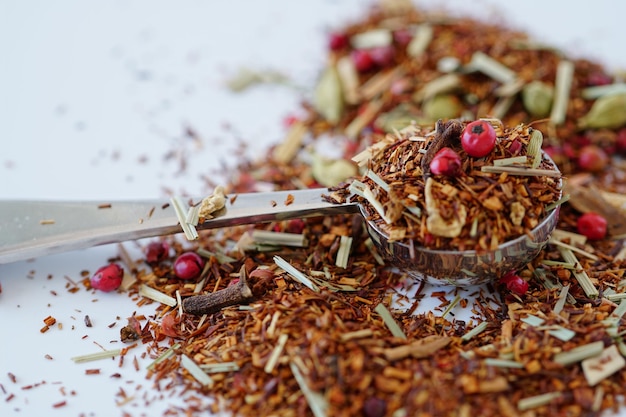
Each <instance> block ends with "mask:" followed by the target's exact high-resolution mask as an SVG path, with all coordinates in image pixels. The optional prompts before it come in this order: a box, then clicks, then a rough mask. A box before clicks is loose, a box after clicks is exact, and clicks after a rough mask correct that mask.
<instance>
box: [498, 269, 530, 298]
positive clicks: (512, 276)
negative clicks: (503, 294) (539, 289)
mask: <svg viewBox="0 0 626 417" xmlns="http://www.w3.org/2000/svg"><path fill="white" fill-rule="evenodd" d="M500 283H501V284H504V285H506V288H507V289H508V290H509V291H511V292H512V293H514V294H517V295H524V294H526V291H528V282H527V281H525V280H524V279H523V278H522V277H520V276H519V275H517V273H516V272H515V271H511V272H509V273H507V274H506V275H504V276H503V277H502V278H500Z"/></svg>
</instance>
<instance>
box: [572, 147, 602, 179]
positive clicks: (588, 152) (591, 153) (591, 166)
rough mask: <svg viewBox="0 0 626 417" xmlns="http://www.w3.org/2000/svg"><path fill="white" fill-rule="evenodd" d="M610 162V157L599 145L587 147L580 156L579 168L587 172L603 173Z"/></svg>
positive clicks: (581, 151)
mask: <svg viewBox="0 0 626 417" xmlns="http://www.w3.org/2000/svg"><path fill="white" fill-rule="evenodd" d="M608 162H609V156H608V155H607V154H606V152H604V150H603V149H602V148H600V147H599V146H597V145H587V146H585V147H583V148H582V149H581V150H580V153H579V154H578V166H579V167H580V168H581V169H583V170H585V171H587V172H601V171H603V170H604V168H605V167H606V165H607V164H608Z"/></svg>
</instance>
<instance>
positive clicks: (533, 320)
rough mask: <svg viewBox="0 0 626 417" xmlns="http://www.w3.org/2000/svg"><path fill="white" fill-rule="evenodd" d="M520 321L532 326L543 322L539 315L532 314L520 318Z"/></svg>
mask: <svg viewBox="0 0 626 417" xmlns="http://www.w3.org/2000/svg"><path fill="white" fill-rule="evenodd" d="M520 321H522V322H524V323H526V324H528V325H529V326H533V327H537V326H541V325H542V324H543V323H544V322H545V320H544V319H542V318H541V317H537V316H533V315H532V314H529V315H527V316H526V317H523V318H522V319H520Z"/></svg>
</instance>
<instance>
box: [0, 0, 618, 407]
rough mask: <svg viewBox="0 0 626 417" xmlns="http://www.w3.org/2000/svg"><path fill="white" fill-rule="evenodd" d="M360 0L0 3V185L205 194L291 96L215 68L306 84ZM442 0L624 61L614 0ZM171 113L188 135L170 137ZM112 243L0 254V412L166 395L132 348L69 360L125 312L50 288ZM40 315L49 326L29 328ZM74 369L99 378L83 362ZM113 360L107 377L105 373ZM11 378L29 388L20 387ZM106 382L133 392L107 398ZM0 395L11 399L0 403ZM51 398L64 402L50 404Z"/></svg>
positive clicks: (268, 131) (39, 194) (59, 191)
mask: <svg viewBox="0 0 626 417" xmlns="http://www.w3.org/2000/svg"><path fill="white" fill-rule="evenodd" d="M360 3H362V2H360V1H357V0H352V1H341V2H339V1H322V2H320V1H304V2H294V1H288V0H280V1H272V2H254V1H231V2H224V1H223V2H200V1H183V2H170V1H121V0H120V1H108V2H104V1H100V2H82V1H55V2H49V1H19V2H18V1H9V0H0V141H1V142H0V143H1V147H0V179H1V180H2V182H1V185H0V198H17V197H24V198H77V199H78V198H99V199H113V198H132V197H160V196H163V195H164V193H163V187H167V188H170V189H173V190H175V191H176V192H177V193H181V192H183V191H187V192H189V193H193V194H198V193H202V192H205V191H206V190H207V186H206V184H205V183H204V182H203V180H202V179H201V176H212V175H215V173H216V172H219V171H220V163H221V160H222V159H223V158H225V157H227V155H229V154H230V153H231V152H232V151H233V150H234V149H236V148H237V147H238V146H239V143H241V142H244V143H245V146H246V147H247V152H248V154H249V155H255V154H259V153H260V152H263V150H264V149H265V148H266V147H267V146H268V145H269V144H270V143H275V142H277V141H278V140H280V139H281V137H282V135H283V133H284V132H283V128H282V126H281V121H282V118H283V117H284V116H286V115H288V114H290V113H293V112H295V111H297V109H298V102H299V99H300V97H299V95H298V94H297V93H295V92H294V91H293V90H290V89H288V88H286V87H276V86H273V87H260V88H255V89H253V90H250V91H248V92H246V93H244V94H241V95H232V94H230V93H228V92H227V91H226V89H225V88H223V82H224V80H225V79H226V78H227V77H230V76H232V75H233V74H234V73H235V72H236V71H237V70H239V69H240V68H242V67H254V68H258V69H278V70H281V71H283V72H284V73H285V74H286V75H288V76H289V77H291V78H292V79H293V80H294V81H295V82H296V83H297V84H299V85H302V86H303V87H305V88H307V89H309V90H310V88H311V85H312V84H313V82H314V80H315V77H316V76H317V73H318V70H319V69H320V67H321V65H322V63H323V60H324V56H325V52H324V50H325V39H326V38H325V36H324V34H325V33H326V31H327V30H328V29H329V28H332V27H338V26H341V25H342V24H343V23H344V22H346V21H348V20H354V19H356V18H357V17H358V16H360V15H361V14H362V13H363V12H364V8H363V6H359V4H360ZM434 3H437V2H435V1H434V0H433V1H423V2H421V4H434ZM444 4H446V5H448V8H449V9H450V10H452V9H454V10H462V12H469V13H473V14H477V15H481V16H486V17H488V18H493V17H494V16H504V17H505V18H506V19H507V20H508V21H509V22H511V23H512V25H514V26H515V27H517V28H519V29H524V30H529V31H531V33H534V34H536V37H537V38H539V39H540V40H543V41H545V42H548V43H551V44H554V45H558V46H561V47H564V48H566V49H568V50H569V51H570V52H573V53H575V54H576V55H578V56H588V57H591V58H594V59H601V60H602V61H603V62H605V63H606V64H607V65H609V66H611V67H613V68H621V69H625V68H626V54H624V53H623V40H624V39H626V25H624V24H623V21H622V19H623V16H624V15H626V3H623V2H619V1H618V0H613V1H610V0H596V1H594V2H591V3H590V2H587V1H572V2H567V3H564V2H546V1H529V0H527V1H524V2H521V1H500V2H499V1H495V0H480V1H476V2H464V1H460V0H459V1H454V2H452V1H448V2H445V3H444ZM226 125H230V126H231V128H230V129H228V128H226V127H225V126H226ZM186 126H189V127H191V128H193V129H194V130H195V131H196V132H197V133H198V135H199V136H200V137H201V138H202V140H203V142H202V143H203V147H201V148H198V147H197V146H196V144H195V143H194V142H193V141H191V140H190V139H189V138H188V137H186V136H185V134H184V131H185V127H186ZM173 150H176V151H180V152H184V153H185V154H186V155H187V160H188V162H189V166H188V167H187V170H186V171H184V172H182V173H181V172H179V166H178V164H177V163H176V162H175V161H174V160H164V156H165V155H166V154H167V153H168V152H169V151H173ZM140 160H145V162H143V163H140V162H139V161H140ZM1 238H2V237H1V236H0V239H1ZM129 246H131V247H132V245H129ZM115 254H116V249H115V247H101V248H95V249H92V250H87V251H81V252H75V253H69V254H63V255H57V256H52V257H47V258H42V259H39V260H36V261H34V262H21V263H15V264H10V265H0V284H1V285H2V293H1V294H0V317H1V318H2V326H1V328H2V332H3V335H2V344H3V346H2V348H1V349H0V351H1V354H0V384H2V387H3V388H4V390H5V391H6V392H2V391H0V415H2V416H9V415H17V416H39V415H51V416H53V415H63V416H66V415H85V416H113V415H121V414H122V412H128V413H130V414H131V415H134V416H138V415H151V416H154V415H160V414H162V411H163V410H164V409H165V408H166V407H168V406H169V405H170V404H176V401H177V400H176V399H175V398H169V397H166V398H163V399H160V400H155V401H150V405H149V406H147V405H146V399H150V400H152V399H154V398H158V397H159V396H160V394H159V393H158V392H157V391H155V390H152V389H151V385H152V383H151V381H149V380H146V379H145V373H144V371H143V370H141V371H140V372H136V371H135V370H134V367H133V365H132V357H133V355H140V354H141V353H143V352H144V349H143V348H142V347H139V348H137V349H135V350H134V351H131V353H130V354H129V356H128V357H127V358H126V361H125V364H124V365H123V367H121V368H118V366H117V361H99V362H93V363H88V364H84V365H75V364H74V363H73V362H72V361H71V360H70V358H71V357H73V356H76V355H81V354H85V353H90V352H97V351H99V349H100V348H99V347H98V346H97V345H96V343H98V344H100V345H102V346H104V347H106V348H116V347H120V346H119V345H121V343H120V342H116V341H117V340H118V339H119V328H120V327H121V326H123V325H124V324H125V319H126V317H128V316H130V315H131V314H132V313H133V311H135V310H136V307H135V304H134V303H133V302H132V301H131V300H130V299H128V298H127V297H126V296H120V295H117V294H95V293H88V292H86V291H80V292H79V293H77V294H69V293H68V292H67V290H66V288H65V285H66V283H67V280H66V279H65V278H64V277H65V276H67V277H70V278H71V279H72V280H74V281H79V280H80V271H81V270H84V269H90V270H92V271H93V270H95V269H96V268H97V267H99V266H100V265H102V264H103V263H104V262H105V261H106V259H107V257H109V256H113V255H115ZM31 271H32V272H31ZM52 291H56V294H57V295H53V294H52V293H51V292H52ZM146 311H147V313H149V312H150V311H151V310H150V309H148V310H146ZM48 315H52V316H54V317H56V318H57V320H58V321H59V322H61V323H62V324H63V328H62V329H58V328H57V327H54V328H53V329H51V330H50V331H48V332H47V333H45V334H40V333H39V329H40V328H41V327H42V326H43V322H42V320H43V319H44V318H45V317H46V316H48ZM85 315H89V316H90V318H91V320H92V322H93V327H92V328H86V327H85V325H84V322H83V319H84V316H85ZM112 323H116V325H115V326H114V327H112V328H109V327H108V326H109V325H110V324H112ZM45 355H50V356H51V357H52V358H53V359H52V360H50V359H46V357H45ZM146 363H147V361H142V366H145V364H146ZM90 368H100V369H101V375H92V376H88V375H85V370H86V369H90ZM9 372H10V373H13V374H14V375H15V376H16V377H17V383H15V384H14V383H12V382H11V381H10V379H9V377H8V373H9ZM116 372H120V373H121V374H122V378H120V379H115V378H110V375H112V374H114V373H116ZM27 385H35V386H34V387H33V388H32V389H28V390H25V389H22V388H23V387H24V386H27ZM120 387H122V388H123V389H124V390H125V391H126V392H127V393H128V394H129V395H136V396H137V398H136V400H135V401H132V402H130V403H129V404H127V405H125V406H123V407H118V406H117V405H116V403H115V402H116V400H118V398H116V397H115V393H116V392H117V391H118V390H119V389H120ZM72 391H74V392H75V395H71V394H70V393H71V392H72ZM9 394H14V395H15V397H14V398H13V399H12V400H11V401H8V402H7V401H5V399H6V398H7V397H8V396H9ZM63 400H65V401H67V405H66V406H65V407H62V408H59V409H53V408H52V405H53V404H55V403H57V402H59V401H63ZM623 415H626V413H623Z"/></svg>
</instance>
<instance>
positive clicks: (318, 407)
mask: <svg viewBox="0 0 626 417" xmlns="http://www.w3.org/2000/svg"><path fill="white" fill-rule="evenodd" d="M289 367H290V368H291V372H292V373H293V376H294V377H295V378H296V382H297V383H298V386H299V387H300V390H301V391H302V394H304V398H305V399H306V401H307V404H309V408H310V409H311V411H312V412H313V416H315V417H326V415H327V412H328V408H329V406H328V401H326V398H324V396H323V395H322V394H320V393H318V392H315V391H313V390H312V389H311V388H309V386H308V384H307V382H306V380H305V379H304V375H302V373H301V372H300V369H299V368H298V366H297V365H296V364H295V362H294V361H291V362H289Z"/></svg>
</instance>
